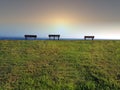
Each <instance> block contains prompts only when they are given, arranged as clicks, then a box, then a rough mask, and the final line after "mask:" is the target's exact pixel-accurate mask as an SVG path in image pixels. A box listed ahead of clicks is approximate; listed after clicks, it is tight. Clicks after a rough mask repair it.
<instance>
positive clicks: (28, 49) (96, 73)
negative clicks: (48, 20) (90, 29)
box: [0, 40, 120, 90]
mask: <svg viewBox="0 0 120 90" xmlns="http://www.w3.org/2000/svg"><path fill="white" fill-rule="evenodd" d="M0 90H120V41H97V40H95V41H90V40H86V41H84V40H81V41H62V40H60V41H49V40H46V41H44V40H43V41H39V40H34V41H32V40H27V41H26V40H22V41H20V40H19V41H8V40H1V41H0Z"/></svg>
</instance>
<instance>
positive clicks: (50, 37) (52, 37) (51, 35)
mask: <svg viewBox="0 0 120 90" xmlns="http://www.w3.org/2000/svg"><path fill="white" fill-rule="evenodd" d="M48 37H49V40H50V39H53V40H55V38H57V39H58V40H59V39H60V35H56V34H50V35H48Z"/></svg>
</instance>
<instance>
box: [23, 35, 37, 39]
mask: <svg viewBox="0 0 120 90" xmlns="http://www.w3.org/2000/svg"><path fill="white" fill-rule="evenodd" d="M24 36H25V39H26V40H27V39H28V38H34V39H36V38H37V35H24Z"/></svg>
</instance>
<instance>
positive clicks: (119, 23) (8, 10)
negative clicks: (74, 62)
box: [0, 0, 120, 39]
mask: <svg viewBox="0 0 120 90" xmlns="http://www.w3.org/2000/svg"><path fill="white" fill-rule="evenodd" d="M24 34H37V35H38V36H39V37H47V35H48V34H61V35H62V37H71V38H83V36H84V35H94V36H96V38H113V39H115V38H116V39H120V0H0V36H2V37H3V36H13V37H14V36H18V37H19V36H21V37H22V36H24Z"/></svg>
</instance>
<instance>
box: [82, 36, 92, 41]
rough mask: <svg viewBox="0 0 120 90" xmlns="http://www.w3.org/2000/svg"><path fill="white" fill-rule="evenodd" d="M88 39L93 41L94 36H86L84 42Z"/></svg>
mask: <svg viewBox="0 0 120 90" xmlns="http://www.w3.org/2000/svg"><path fill="white" fill-rule="evenodd" d="M86 38H91V39H92V40H93V39H94V36H84V40H86Z"/></svg>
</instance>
